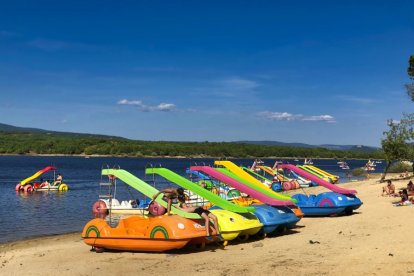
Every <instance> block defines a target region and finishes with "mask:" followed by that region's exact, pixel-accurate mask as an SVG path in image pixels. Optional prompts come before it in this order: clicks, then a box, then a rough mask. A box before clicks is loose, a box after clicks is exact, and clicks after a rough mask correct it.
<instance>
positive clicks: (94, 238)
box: [82, 215, 213, 252]
mask: <svg viewBox="0 0 414 276" xmlns="http://www.w3.org/2000/svg"><path fill="white" fill-rule="evenodd" d="M211 231H213V230H212V229H211ZM205 237H206V231H205V228H204V225H201V224H200V223H198V222H197V221H195V220H190V219H186V218H183V217H181V216H178V215H170V216H166V215H164V216H156V217H150V216H136V215H133V216H130V217H127V218H124V219H120V220H119V223H118V225H117V226H116V227H111V226H110V225H109V224H108V223H107V222H106V221H105V220H104V219H101V218H96V219H92V220H91V221H89V222H88V223H87V224H86V225H85V227H84V229H83V232H82V238H83V241H84V242H85V243H86V244H88V245H90V246H92V248H93V249H94V250H95V251H96V252H100V251H103V250H104V249H110V250H122V251H145V252H162V251H167V250H172V249H180V248H183V247H184V246H186V245H187V244H188V243H190V242H193V243H195V244H197V243H200V241H202V240H204V239H205Z"/></svg>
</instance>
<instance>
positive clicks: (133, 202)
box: [129, 198, 139, 208]
mask: <svg viewBox="0 0 414 276" xmlns="http://www.w3.org/2000/svg"><path fill="white" fill-rule="evenodd" d="M129 203H130V204H131V207H132V208H138V206H139V199H138V198H137V199H132V200H130V201H129Z"/></svg>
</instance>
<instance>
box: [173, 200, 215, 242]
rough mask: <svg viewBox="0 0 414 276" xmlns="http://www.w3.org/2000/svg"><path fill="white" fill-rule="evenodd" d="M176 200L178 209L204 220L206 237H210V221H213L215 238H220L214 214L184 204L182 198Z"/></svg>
mask: <svg viewBox="0 0 414 276" xmlns="http://www.w3.org/2000/svg"><path fill="white" fill-rule="evenodd" d="M178 200H179V201H180V205H179V207H178V208H180V209H181V210H183V211H185V212H188V213H196V214H198V215H199V216H200V217H202V218H203V219H204V221H205V228H206V233H207V237H210V219H211V220H212V221H213V226H214V229H215V230H216V233H217V236H219V237H221V234H220V231H219V229H218V221H217V217H216V216H215V215H214V214H212V213H211V212H210V211H209V210H206V209H203V208H202V207H194V206H191V205H190V204H187V203H185V198H183V197H179V198H178Z"/></svg>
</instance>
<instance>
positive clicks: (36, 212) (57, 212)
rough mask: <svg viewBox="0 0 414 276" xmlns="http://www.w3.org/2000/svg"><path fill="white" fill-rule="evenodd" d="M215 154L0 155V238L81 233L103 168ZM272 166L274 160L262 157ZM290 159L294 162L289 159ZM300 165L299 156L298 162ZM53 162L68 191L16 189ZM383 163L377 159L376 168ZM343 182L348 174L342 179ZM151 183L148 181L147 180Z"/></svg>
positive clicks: (328, 166)
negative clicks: (28, 191)
mask: <svg viewBox="0 0 414 276" xmlns="http://www.w3.org/2000/svg"><path fill="white" fill-rule="evenodd" d="M213 160H214V159H187V158H115V157H91V158H84V157H66V156H65V157H61V156H53V157H44V156H42V157H39V156H36V157H34V156H0V202H1V204H0V206H1V208H0V229H1V231H2V235H1V236H0V243H3V242H7V241H15V240H21V239H25V238H31V237H38V236H44V235H55V234H64V233H69V232H76V231H78V232H80V231H82V229H83V226H84V225H85V224H86V222H88V221H89V220H90V219H91V218H92V212H91V209H92V205H93V203H94V202H96V201H97V200H98V195H99V194H100V186H99V182H101V174H100V172H101V169H102V168H103V167H104V168H106V167H108V166H109V167H114V166H119V167H120V168H122V169H125V170H127V171H129V172H131V173H132V174H134V175H136V176H138V177H139V178H141V179H143V180H147V181H148V182H149V183H150V182H151V181H150V180H152V178H150V177H148V176H147V177H146V176H145V174H144V170H145V167H146V166H150V165H152V166H160V165H162V166H163V167H166V168H168V169H171V170H173V171H175V172H177V173H179V174H181V175H185V169H186V168H187V167H188V166H190V165H194V164H198V165H204V164H205V165H211V164H212V163H213ZM233 161H234V162H235V163H236V164H238V165H245V166H250V165H251V164H252V162H253V160H252V159H235V160H233ZM264 161H265V163H266V165H270V166H272V165H273V163H274V160H264ZM313 161H314V165H315V166H317V167H319V168H321V169H324V170H326V171H328V172H331V173H333V174H337V175H339V176H340V177H341V178H342V179H343V180H344V179H346V174H345V171H344V170H342V169H341V168H340V167H339V166H338V164H337V160H313ZM289 162H290V163H295V162H294V161H293V160H290V161H289ZM297 163H301V164H303V159H301V160H299V162H297ZM347 163H348V165H349V166H350V168H351V170H352V169H354V168H357V167H362V166H364V165H365V163H366V160H347ZM49 165H53V166H57V167H58V172H60V173H61V174H62V175H63V178H64V181H63V182H65V183H67V184H68V186H69V191H67V192H63V193H60V192H35V193H32V194H25V193H17V192H15V186H16V184H17V183H19V182H20V181H21V180H23V179H25V178H27V177H29V176H31V175H33V174H34V173H35V172H37V171H38V170H40V169H42V168H44V167H45V166H49ZM384 165H385V164H384V163H381V164H377V170H376V171H377V172H380V171H382V170H383V166H384ZM42 177H44V178H45V179H46V178H53V173H51V172H49V173H46V174H45V175H44V176H42ZM345 181H347V179H346V180H345ZM151 183H152V182H151ZM155 185H156V187H157V188H158V189H159V188H163V187H166V186H169V185H171V184H169V183H166V182H164V181H161V179H160V178H157V179H156V182H155ZM116 192H117V196H116V198H117V199H119V200H128V199H132V198H143V197H142V195H140V194H139V193H138V192H137V191H135V190H134V189H132V188H128V186H127V185H118V187H117V191H116Z"/></svg>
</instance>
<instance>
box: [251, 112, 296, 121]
mask: <svg viewBox="0 0 414 276" xmlns="http://www.w3.org/2000/svg"><path fill="white" fill-rule="evenodd" d="M258 115H259V117H261V118H264V119H267V120H272V121H293V120H296V119H297V118H298V116H301V115H293V114H291V113H287V112H270V111H264V112H259V113H258Z"/></svg>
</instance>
